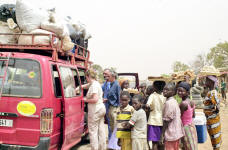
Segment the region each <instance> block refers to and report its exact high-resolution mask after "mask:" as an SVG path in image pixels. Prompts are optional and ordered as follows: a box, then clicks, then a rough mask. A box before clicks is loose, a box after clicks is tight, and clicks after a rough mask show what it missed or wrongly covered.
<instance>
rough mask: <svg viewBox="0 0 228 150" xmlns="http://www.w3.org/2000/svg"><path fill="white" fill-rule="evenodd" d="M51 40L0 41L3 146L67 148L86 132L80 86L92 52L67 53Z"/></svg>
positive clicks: (0, 135) (0, 133)
mask: <svg viewBox="0 0 228 150" xmlns="http://www.w3.org/2000/svg"><path fill="white" fill-rule="evenodd" d="M31 36H33V35H31ZM47 36H50V35H47ZM51 36H52V35H51ZM53 39H54V38H53ZM53 41H54V40H51V42H50V45H34V44H32V45H3V44H0V77H1V78H0V86H1V93H0V94H1V96H0V149H1V150H4V149H7V150H8V149H11V150H14V149H15V150H57V149H61V150H68V149H70V148H71V147H73V146H74V145H75V144H77V143H78V142H80V141H81V138H82V136H84V135H86V134H87V133H88V131H87V128H86V122H85V120H84V116H85V112H84V101H83V95H84V94H83V90H82V89H81V84H83V83H85V82H86V80H85V76H84V72H85V71H86V69H87V67H88V65H89V51H88V50H86V49H84V48H80V47H79V46H77V48H76V52H75V54H69V55H66V54H65V53H62V51H61V49H60V48H59V47H57V46H56V47H55V46H54V44H53ZM79 51H80V54H82V55H79ZM76 87H80V89H81V90H80V92H79V93H76V92H75V89H76Z"/></svg>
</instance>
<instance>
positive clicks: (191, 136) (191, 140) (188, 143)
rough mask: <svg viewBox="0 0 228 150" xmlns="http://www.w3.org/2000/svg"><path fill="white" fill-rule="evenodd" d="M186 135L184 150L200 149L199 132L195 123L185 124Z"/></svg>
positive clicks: (183, 140)
mask: <svg viewBox="0 0 228 150" xmlns="http://www.w3.org/2000/svg"><path fill="white" fill-rule="evenodd" d="M184 132H185V136H184V137H183V138H182V143H183V150H198V145H197V143H198V141H197V132H196V127H195V125H194V124H190V125H185V126H184Z"/></svg>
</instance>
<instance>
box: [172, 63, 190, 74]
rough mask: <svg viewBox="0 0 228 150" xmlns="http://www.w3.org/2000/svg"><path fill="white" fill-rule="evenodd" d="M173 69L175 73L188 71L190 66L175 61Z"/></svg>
mask: <svg viewBox="0 0 228 150" xmlns="http://www.w3.org/2000/svg"><path fill="white" fill-rule="evenodd" d="M172 67H173V71H174V72H180V71H186V70H188V69H189V68H190V67H189V66H188V65H186V64H184V63H182V62H180V61H175V62H174V63H173V66H172Z"/></svg>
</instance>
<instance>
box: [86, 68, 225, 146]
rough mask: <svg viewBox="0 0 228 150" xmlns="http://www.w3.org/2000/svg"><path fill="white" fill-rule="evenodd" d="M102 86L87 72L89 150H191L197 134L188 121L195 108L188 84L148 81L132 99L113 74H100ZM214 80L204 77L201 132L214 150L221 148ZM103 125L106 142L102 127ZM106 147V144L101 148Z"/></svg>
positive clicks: (92, 72) (192, 115)
mask: <svg viewBox="0 0 228 150" xmlns="http://www.w3.org/2000/svg"><path fill="white" fill-rule="evenodd" d="M103 75H104V79H105V82H104V83H103V85H102V86H101V85H100V83H99V82H98V81H97V80H96V72H95V71H94V70H92V69H91V70H88V71H87V73H86V77H87V80H88V84H85V85H83V86H82V87H83V88H88V89H89V90H88V93H87V96H86V99H85V102H87V103H88V128H89V136H90V143H91V149H92V150H105V149H107V147H108V149H121V150H179V148H180V149H183V150H197V149H198V146H197V145H198V140H197V131H196V127H195V125H194V122H193V118H194V117H195V104H194V102H193V101H192V100H191V99H190V89H191V85H190V84H189V83H188V82H186V81H182V82H180V83H178V84H175V83H172V82H169V83H166V82H164V81H154V82H153V85H149V86H146V84H143V85H141V90H140V93H139V94H135V95H134V96H133V97H132V96H131V95H130V93H129V92H128V91H126V90H125V89H127V88H128V86H129V83H128V81H127V80H126V81H123V82H121V83H119V82H118V81H117V74H116V73H115V72H114V71H112V70H110V69H105V70H104V73H103ZM217 83H218V80H217V78H216V76H207V77H206V80H205V87H206V89H208V92H207V95H206V97H205V101H204V113H205V116H206V118H207V129H208V133H209V135H210V139H211V144H212V147H213V149H214V150H219V149H220V146H221V142H222V139H221V124H220V118H219V108H220V107H219V104H220V101H219V99H218V97H217V91H216V90H215V88H216V86H217ZM104 122H106V123H107V124H108V142H107V140H106V134H105V125H104ZM107 143H108V145H107Z"/></svg>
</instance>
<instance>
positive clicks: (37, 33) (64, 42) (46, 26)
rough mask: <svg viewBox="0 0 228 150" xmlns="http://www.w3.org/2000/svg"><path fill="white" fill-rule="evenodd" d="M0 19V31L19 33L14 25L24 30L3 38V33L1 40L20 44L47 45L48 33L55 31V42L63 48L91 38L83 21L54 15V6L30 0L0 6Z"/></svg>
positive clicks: (84, 43)
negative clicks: (38, 3)
mask: <svg viewBox="0 0 228 150" xmlns="http://www.w3.org/2000/svg"><path fill="white" fill-rule="evenodd" d="M4 12H7V13H4ZM15 12H16V13H15ZM3 14H6V15H5V16H4V15H3ZM15 14H16V15H15ZM10 16H11V18H9V17H10ZM0 20H3V21H4V24H1V25H0V33H18V32H15V29H17V30H18V29H20V30H19V31H22V33H24V34H22V35H20V36H19V37H18V36H13V35H12V36H7V38H5V37H3V35H2V37H1V36H0V44H16V43H17V42H18V44H20V45H32V44H33V45H50V42H51V40H52V39H51V36H48V35H47V34H49V35H50V34H55V36H56V37H57V38H56V41H55V43H56V46H59V47H60V48H61V49H62V50H63V51H71V50H72V51H73V49H74V47H75V44H78V45H80V46H82V47H85V48H87V45H88V39H89V38H91V35H90V34H89V33H88V32H87V31H86V28H85V25H83V24H82V23H80V22H75V21H73V20H72V19H71V17H66V18H60V17H57V15H56V13H55V9H52V10H43V9H41V8H38V7H36V5H34V4H32V3H31V1H29V0H17V1H16V5H13V4H12V5H11V4H5V5H2V6H0ZM6 21H7V23H6ZM16 23H17V24H16ZM25 34H34V35H33V36H32V35H25ZM43 34H46V35H43ZM33 37H34V40H33Z"/></svg>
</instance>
